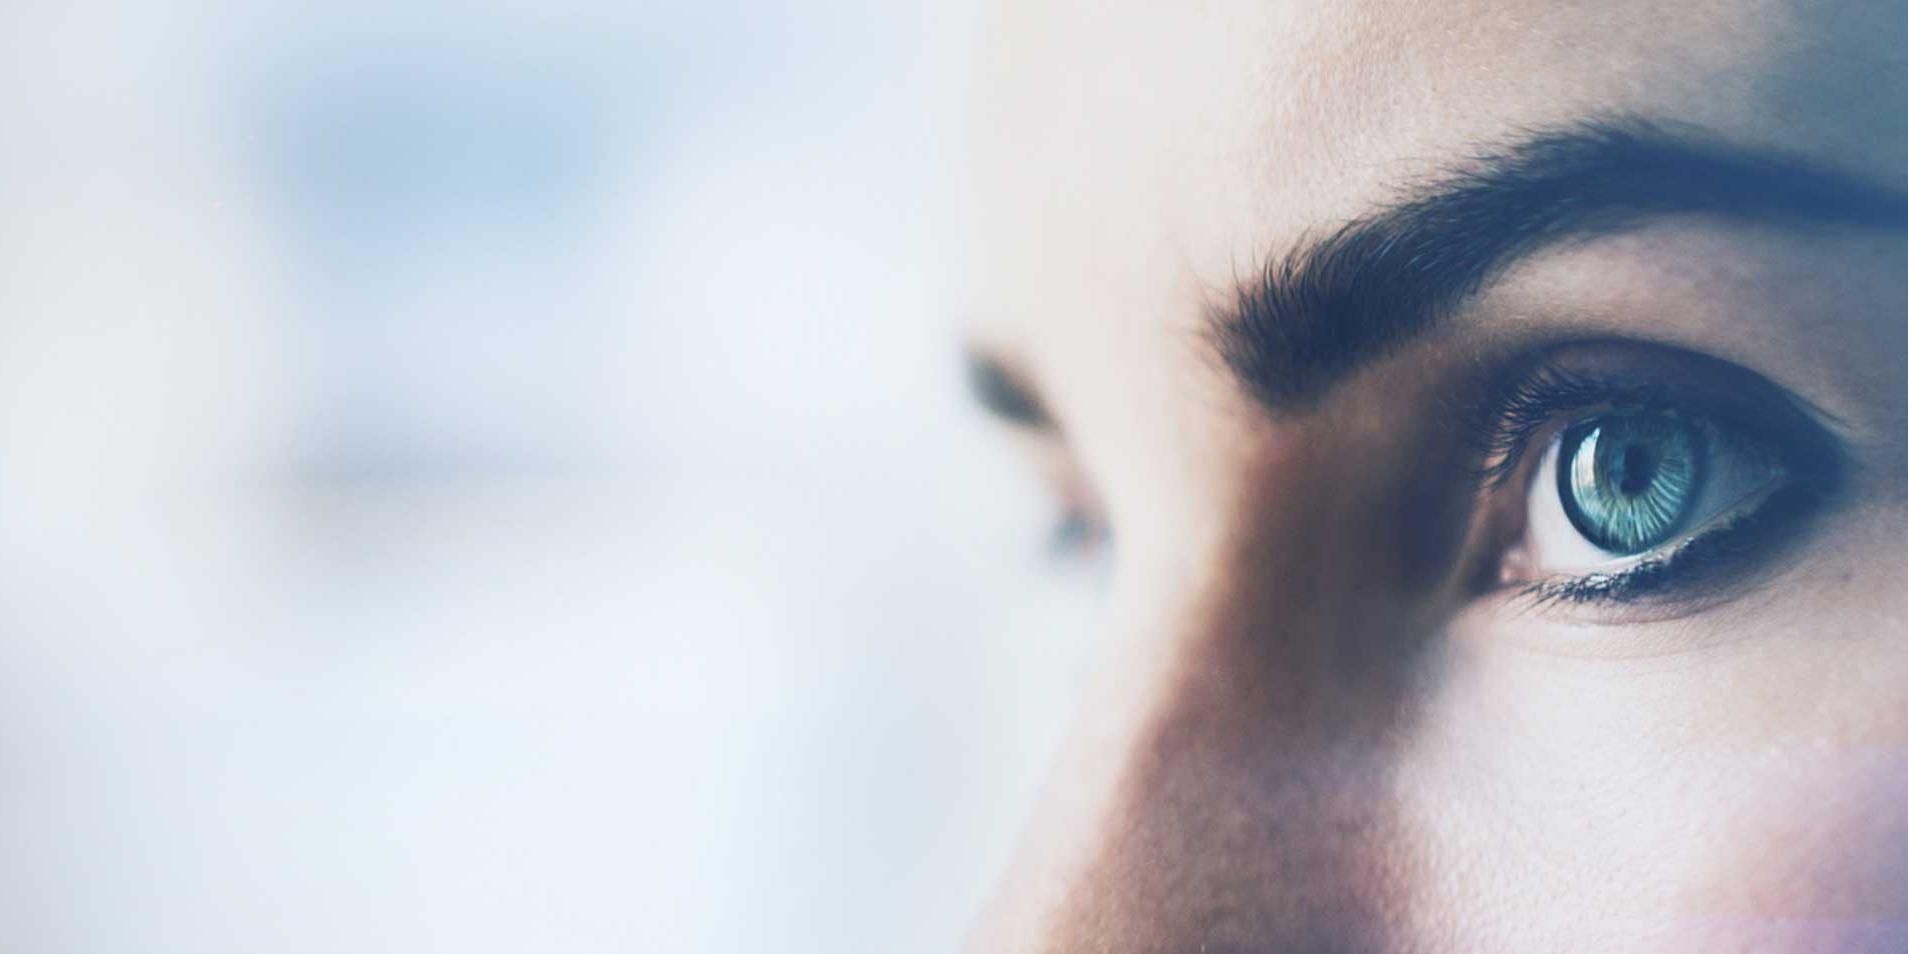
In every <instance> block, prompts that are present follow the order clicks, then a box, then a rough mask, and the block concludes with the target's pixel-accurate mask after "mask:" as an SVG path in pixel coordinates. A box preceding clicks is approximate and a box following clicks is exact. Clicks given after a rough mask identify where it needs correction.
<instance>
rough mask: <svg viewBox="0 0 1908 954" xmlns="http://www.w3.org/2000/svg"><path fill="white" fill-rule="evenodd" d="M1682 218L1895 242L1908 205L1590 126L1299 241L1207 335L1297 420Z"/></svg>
mask: <svg viewBox="0 0 1908 954" xmlns="http://www.w3.org/2000/svg"><path fill="white" fill-rule="evenodd" d="M1675 214H1708V215H1716V216H1722V217H1730V218H1739V219H1748V220H1756V221H1767V222H1775V223H1781V224H1798V223H1821V224H1848V225H1875V226H1889V227H1901V226H1903V225H1908V197H1904V196H1902V195H1900V194H1897V193H1895V192H1892V191H1890V190H1888V189H1885V188H1883V187H1881V186H1878V185H1875V184H1872V183H1868V182H1865V181H1862V180H1860V179H1857V178H1854V177H1851V176H1848V175H1846V174H1843V173H1840V172H1836V171H1833V170H1829V169H1825V168H1822V167H1820V166H1817V165H1813V164H1810V163H1807V162H1804V161H1801V160H1798V159H1795V158H1792V157H1789V156H1785V155H1781V154H1777V153H1767V152H1758V151H1753V150H1748V149H1744V148H1741V147H1737V146H1732V145H1728V144H1725V143H1721V142H1719V141H1717V140H1715V139H1713V138H1712V137H1709V136H1706V135H1703V134H1701V133H1700V132H1699V131H1695V130H1679V132H1675V133H1673V132H1671V131H1670V130H1669V129H1667V128H1666V127H1664V126H1662V125H1658V124H1654V123H1650V122H1646V121H1642V120H1635V119H1629V120H1614V121H1613V120H1604V121H1593V122H1587V123H1582V124H1577V125H1573V126H1570V127H1567V128H1562V129H1558V130H1552V131H1547V132H1542V133H1539V134H1536V135H1532V136H1529V137H1527V138H1525V139H1523V140H1522V141H1520V142H1518V143H1517V144H1515V145H1513V146H1512V147H1510V148H1508V149H1506V150H1503V151H1501V152H1497V153H1494V154H1488V155H1484V156H1480V157H1477V158H1475V159H1473V160H1471V161H1470V162H1469V163H1467V164H1466V165H1465V166H1464V167H1462V168H1460V169H1459V170H1458V171H1457V172H1455V173H1448V174H1446V175H1445V176H1444V177H1443V178H1442V179H1441V180H1439V181H1438V182H1436V184H1435V185H1433V186H1432V187H1431V188H1430V189H1428V190H1424V191H1422V192H1420V193H1419V194H1418V195H1417V196H1416V197H1414V198H1409V199H1407V200H1405V201H1403V202H1401V203H1400V204H1397V205H1394V206H1390V207H1388V208H1384V209H1380V210H1378V211H1376V212H1373V213H1371V214H1369V215H1365V216H1362V217H1360V218H1357V219H1354V220H1352V221H1351V222H1349V223H1346V224H1345V225H1343V226H1340V227H1338V228H1336V229H1334V230H1333V231H1331V232H1329V233H1327V234H1325V235H1323V236H1322V237H1319V238H1316V239H1313V240H1308V241H1303V242H1301V243H1300V245H1299V246H1298V247H1297V248H1296V249H1294V250H1292V251H1291V252H1289V253H1287V254H1285V255H1283V256H1281V257H1279V258H1276V259H1274V260H1273V261H1272V262H1271V263H1270V264H1268V265H1267V266H1266V267H1265V268H1264V270H1263V271H1262V272H1260V274H1258V275H1257V276H1256V278H1254V279H1253V280H1251V281H1250V282H1249V283H1247V284H1244V285H1242V286H1241V287H1239V288H1238V289H1236V290H1235V291H1234V293H1233V294H1232V295H1231V296H1230V297H1229V298H1228V299H1225V300H1223V301H1222V303H1221V304H1219V305H1218V306H1216V307H1215V308H1214V309H1213V310H1212V312H1211V313H1210V314H1209V316H1208V318H1209V323H1208V325H1207V331H1208V334H1209V337H1210V339H1211V342H1212V343H1213V345H1214V346H1215V347H1216V349H1217V350H1218V353H1219V355H1220V357H1221V358H1222V359H1223V360H1224V363H1225V365H1226V366H1227V367H1228V368H1229V369H1231V371H1232V373H1233V375H1234V376H1235V377H1236V378H1237V379H1238V381H1239V383H1240V385H1241V386H1242V387H1244V388H1245V390H1246V391H1248V392H1249V393H1250V394H1251V395H1252V397H1253V398H1254V399H1255V400H1256V401H1257V402H1258V403H1259V404H1260V405H1261V406H1262V407H1264V408H1265V409H1266V410H1267V411H1269V412H1272V413H1279V412H1282V411H1287V410H1292V409H1295V408H1302V407H1304V406H1306V405H1308V404H1310V403H1313V402H1315V401H1317V400H1318V399H1319V398H1320V397H1321V396H1322V395H1324V394H1325V393H1327V392H1328V391H1330V390H1331V388H1332V387H1333V386H1334V385H1335V384H1337V383H1339V382H1340V381H1342V380H1343V379H1344V378H1345V377H1347V376H1348V375H1349V374H1350V373H1351V372H1353V371H1355V370H1357V369H1358V368H1360V367H1362V366H1364V365H1366V364H1368V363H1370V362H1371V361H1373V360H1375V359H1377V358H1380V357H1383V356H1385V355H1388V354H1391V353H1394V352H1396V351H1397V350H1398V349H1400V348H1401V347H1402V346H1403V345H1405V344H1406V343H1408V342H1409V341H1411V340H1412V339H1414V338H1417V337H1420V336H1422V335H1423V334H1425V333H1426V332H1427V331H1429V330H1430V329H1432V328H1433V327H1435V326H1436V325H1438V324H1439V323H1440V322H1441V321H1442V320H1443V319H1445V318H1446V317H1448V316H1449V315H1450V314H1451V313H1452V312H1453V311H1454V310H1455V308H1456V306H1457V305H1459V304H1460V303H1462V302H1463V301H1464V300H1465V299H1466V298H1468V297H1469V296H1471V295H1473V294H1475V293H1477V292H1478V291H1479V290H1480V289H1482V288H1483V287H1484V285H1485V284H1486V283H1487V282H1488V281H1489V280H1490V279H1492V278H1493V277H1494V276H1496V275H1498V274H1499V273H1501V272H1502V270H1503V269H1505V268H1506V267H1507V266H1509V265H1510V264H1512V263H1514V262H1516V261H1517V260H1519V259H1521V258H1523V257H1525V256H1527V255H1529V254H1531V253H1532V252H1535V251H1537V250H1538V249H1541V248H1545V247H1548V246H1552V245H1556V244H1559V243H1562V242H1566V241H1570V240H1581V239H1587V238H1594V237H1597V236H1600V235H1608V234H1611V233H1614V232H1619V231H1622V230H1624V229H1626V228H1630V227H1634V226H1635V225H1637V224H1639V223H1640V222H1642V221H1644V220H1646V219H1650V218H1653V217H1658V216H1665V215H1675Z"/></svg>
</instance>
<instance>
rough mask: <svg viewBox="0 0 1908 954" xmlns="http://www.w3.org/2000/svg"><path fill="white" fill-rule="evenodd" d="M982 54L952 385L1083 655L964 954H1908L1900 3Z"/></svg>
mask: <svg viewBox="0 0 1908 954" xmlns="http://www.w3.org/2000/svg"><path fill="white" fill-rule="evenodd" d="M1113 7H1118V9H1113ZM983 36H984V37H985V51H984V56H983V61H984V63H983V77H984V78H983V82H982V84H981V88H980V91H979V95H978V111H977V113H976V125H977V126H978V127H980V128H981V129H983V130H985V131H986V133H985V146H984V148H983V149H982V150H980V153H979V155H978V156H977V162H976V166H975V168H976V181H977V183H978V188H977V190H976V191H977V196H978V198H977V200H976V204H975V206H974V209H973V211H974V214H975V223H976V230H977V241H976V243H975V245H974V253H973V256H972V257H973V261H974V263H975V266H976V273H977V278H976V281H975V284H974V294H973V297H972V299H971V301H970V302H969V303H968V307H969V309H970V311H971V313H972V315H973V317H974V322H973V335H972V338H973V343H974V350H975V356H976V357H975V360H976V366H977V371H978V373H977V375H976V380H977V381H978V382H979V383H980V385H981V390H982V392H983V398H984V400H986V401H987V402H988V403H990V404H991V405H992V406H993V407H994V408H995V409H996V410H997V411H1000V412H1002V413H1003V414H1004V415H1005V416H1007V417H1008V418H1010V419H1011V420H1012V422H1013V423H1014V424H1015V425H1016V426H1017V427H1018V428H1019V429H1021V430H1022V431H1024V432H1026V433H1028V434H1030V435H1032V437H1033V438H1034V441H1035V443H1036V444H1037V445H1038V448H1039V451H1038V452H1039V453H1040V454H1041V455H1042V457H1043V462H1044V463H1045V465H1046V466H1047V467H1048V468H1049V469H1050V470H1051V471H1052V472H1053V473H1054V474H1055V477H1056V482H1057V484H1058V485H1059V486H1060V487H1061V488H1062V496H1063V498H1064V501H1065V504H1066V506H1067V508H1068V510H1069V519H1070V520H1071V521H1073V523H1074V524H1075V525H1076V526H1082V525H1084V526H1088V527H1091V528H1096V529H1097V530H1099V531H1101V532H1090V533H1084V534H1076V535H1075V537H1076V541H1077V545H1078V546H1080V547H1082V548H1085V549H1087V550H1089V551H1090V552H1088V553H1085V554H1082V558H1084V559H1090V560H1095V561H1104V564H1105V567H1106V572H1105V576H1104V584H1103V585H1104V586H1105V587H1106V588H1107V590H1108V593H1107V620H1108V627H1107V633H1106V637H1105V645H1106V651H1107V652H1106V655H1107V664H1106V666H1105V667H1104V670H1103V671H1102V672H1101V673H1099V674H1098V676H1097V677H1096V678H1097V683H1098V685H1099V686H1100V687H1101V688H1100V691H1098V692H1097V694H1096V695H1095V696H1094V701H1093V703H1092V704H1091V705H1090V707H1089V708H1088V709H1087V710H1086V711H1084V712H1083V713H1081V717H1080V721H1079V731H1078V732H1077V733H1076V734H1077V736H1078V744H1077V745H1076V746H1075V747H1074V748H1073V749H1072V754H1071V755H1070V756H1069V758H1068V760H1067V761H1066V763H1065V764H1063V765H1061V766H1058V767H1057V768H1056V770H1055V772H1054V774H1053V779H1052V783H1051V785H1050V794H1051V797H1050V799H1049V801H1048V808H1047V809H1046V810H1045V811H1044V812H1043V813H1042V814H1040V815H1039V816H1038V818H1037V820H1036V824H1035V825H1034V826H1033V828H1032V830H1031V831H1030V837H1029V840H1028V848H1027V851H1026V853H1025V857H1024V858H1023V863H1022V864H1021V865H1019V866H1017V867H1016V870H1015V871H1014V872H1013V874H1012V876H1011V878H1010V882H1009V885H1008V887H1007V888H1005V889H1004V890H1003V892H1002V903H1001V905H1000V906H999V911H998V912H997V916H996V917H995V918H994V919H993V920H991V921H990V922H989V924H988V925H987V926H986V927H984V928H983V930H982V932H981V933H980V934H979V935H978V937H977V941H976V944H977V947H978V948H979V949H982V950H988V951H994V950H1013V949H1041V950H1047V949H1053V950H1083V951H1085V950H1091V951H1102V950H1147V951H1195V950H1205V951H1215V952H1217V951H1238V950H1302V949H1337V948H1352V949H1366V948H1392V947H1395V948H1402V949H1411V950H1452V951H1478V950H1542V951H1555V950H1637V949H1660V950H1671V951H1688V950H1695V949H1722V950H1740V949H1749V948H1754V949H1757V950H1764V949H1768V950H1791V949H1794V950H1810V951H1815V950H1823V949H1843V948H1847V949H1863V950H1866V949H1875V950H1883V949H1887V950H1897V949H1902V948H1904V947H1908V860H1904V859H1908V810H1905V808H1904V806H1908V319H1904V316H1903V312H1904V309H1905V308H1908V8H1904V7H1902V6H1900V5H1896V4H1886V3H1859V2H1853V0H1851V2H1842V3H1833V4H1825V3H1805V2H1801V0H1791V2H1780V0H1769V2H1761V0H1704V2H1692V3H1676V4H1662V3H1644V2H1641V0H1635V2H1632V0H1605V2H1598V3H1590V4H1584V3H1568V2H1555V0H1526V2H1500V3H1488V4H1487V3H1470V2H1454V0H1441V2H1382V0H1378V2H1357V3H1343V4H1330V5H1326V4H1318V3H1311V2H1292V3H1288V4H1279V3H1269V2H1265V0H1252V2H1245V0H1240V2H1236V3H1234V2H1219V3H1206V4H1196V5H1183V4H1172V5H1164V4H1146V3H1135V4H1131V5H1130V6H1129V5H1121V4H1115V5H1112V6H1111V7H1110V6H1109V5H1108V4H1106V3H1104V2H1098V0H1096V2H1093V3H1086V2H1065V0H1051V2H1046V3H1039V4H1027V3H1013V4H1003V5H1002V7H1001V10H1000V11H999V13H998V15H997V16H996V17H995V18H994V19H993V20H992V21H990V22H989V23H988V24H987V25H986V27H985V30H984V33H983ZM1202 945H1203V946H1202Z"/></svg>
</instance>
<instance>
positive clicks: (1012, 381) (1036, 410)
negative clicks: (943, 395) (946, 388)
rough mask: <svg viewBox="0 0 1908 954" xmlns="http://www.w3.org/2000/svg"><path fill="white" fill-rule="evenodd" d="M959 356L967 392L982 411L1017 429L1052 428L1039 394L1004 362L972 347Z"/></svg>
mask: <svg viewBox="0 0 1908 954" xmlns="http://www.w3.org/2000/svg"><path fill="white" fill-rule="evenodd" d="M962 357H963V359H964V360H965V362H966V365H967V387H968V390H969V391H970V392H972V393H973V395H974V400H975V401H976V402H977V403H979V404H980V406H981V408H982V409H983V410H985V411H986V412H987V413H989V414H991V415H993V416H994V417H997V418H999V419H1001V420H1003V421H1005V422H1007V423H1009V424H1013V425H1015V426H1017V427H1025V428H1030V429H1032V430H1037V431H1050V430H1054V429H1056V425H1055V424H1054V420H1053V415H1052V414H1050V413H1048V411H1047V406H1046V403H1045V402H1043V401H1042V400H1041V399H1040V394H1039V392H1038V391H1036V390H1035V389H1034V386H1033V384H1032V383H1031V382H1029V381H1028V380H1027V379H1026V377H1025V376H1024V375H1022V374H1021V373H1020V372H1019V371H1018V370H1016V369H1015V368H1014V367H1013V366H1012V365H1011V364H1010V363H1008V362H1007V361H1006V360H1005V359H1003V358H1001V357H999V356H997V355H995V354H993V353H992V352H990V351H987V350H986V349H983V348H980V347H974V346H970V347H968V348H967V349H966V350H965V351H964V353H963V355H962Z"/></svg>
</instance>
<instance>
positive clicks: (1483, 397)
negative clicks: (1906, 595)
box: [1464, 340, 1846, 491]
mask: <svg viewBox="0 0 1908 954" xmlns="http://www.w3.org/2000/svg"><path fill="white" fill-rule="evenodd" d="M1586 356H1593V357H1586ZM1596 365H1603V366H1604V367H1596ZM1598 407H1614V408H1626V409H1653V408H1659V409H1665V410H1675V411H1678V412H1680V413H1684V414H1687V415H1690V416H1696V417H1702V418H1705V419H1707V420H1710V421H1713V422H1715V423H1717V424H1719V425H1723V426H1733V427H1736V428H1740V429H1741V430H1743V431H1744V432H1746V433H1748V434H1750V435H1752V436H1758V437H1762V438H1765V439H1768V440H1770V441H1771V442H1772V443H1776V444H1778V445H1780V444H1782V443H1783V442H1785V441H1787V442H1796V443H1801V444H1805V445H1807V447H1806V448H1805V450H1806V451H1808V452H1809V453H1805V454H1801V455H1798V456H1807V457H1813V458H1815V459H1814V460H1808V461H1802V463H1805V464H1810V465H1814V464H1817V463H1829V462H1834V463H1837V464H1839V461H1840V459H1841V457H1842V455H1841V454H1840V453H1839V452H1838V451H1837V447H1838V446H1840V445H1841V444H1842V443H1845V440H1844V438H1843V435H1844V434H1845V431H1846V429H1845V427H1844V426H1843V425H1842V424H1841V422H1840V420H1839V419H1838V418H1837V417H1835V416H1834V415H1833V414H1830V413H1829V412H1827V411H1826V410H1825V409H1823V408H1821V407H1819V406H1817V405H1814V404H1812V403H1809V402H1807V401H1805V400H1803V399H1801V398H1800V397H1798V396H1796V395H1795V394H1793V393H1791V392H1789V391H1787V390H1786V389H1783V388H1781V387H1779V386H1778V385H1776V384H1774V383H1773V382H1770V381H1769V380H1767V379H1766V378H1764V377H1762V376H1761V375H1758V374H1756V373H1755V372H1753V371H1750V370H1748V369H1746V368H1742V367H1739V366H1737V365H1733V364H1729V363H1727V362H1724V361H1721V360H1719V359H1716V358H1711V357H1707V356H1705V355H1700V354H1696V353H1694V352H1689V351H1685V350H1683V349H1680V348H1674V347H1670V346H1665V345H1655V344H1644V343H1639V342H1632V341H1621V340H1615V341H1611V340H1602V341H1596V340H1593V341H1584V342H1570V343H1565V344H1561V345H1556V346H1552V347H1550V348H1546V349H1544V350H1543V351H1541V352H1538V353H1536V354H1534V355H1532V356H1530V357H1527V358H1525V359H1524V360H1521V361H1518V362H1515V363H1513V364H1511V365H1509V366H1508V367H1506V368H1504V369H1502V370H1500V371H1499V372H1497V373H1496V374H1493V375H1491V376H1490V377H1489V378H1488V379H1487V381H1486V382H1485V383H1484V385H1483V386H1482V387H1481V388H1480V389H1479V391H1478V392H1477V394H1476V396H1475V397H1474V398H1473V399H1472V400H1471V401H1469V402H1467V405H1466V407H1465V421H1464V432H1465V434H1466V435H1467V438H1468V439H1469V440H1470V441H1471V442H1472V444H1473V453H1474V459H1476V460H1478V461H1479V464H1478V466H1477V467H1476V469H1475V472H1474V476H1475V477H1476V478H1477V480H1478V483H1479V487H1480V489H1481V490H1483V491H1491V490H1494V489H1496V488H1497V487H1499V486H1501V485H1502V484H1504V483H1505V482H1506V481H1508V480H1510V479H1511V478H1512V477H1513V476H1515V475H1516V474H1517V473H1518V471H1519V470H1520V468H1521V464H1522V463H1523V460H1524V457H1525V455H1526V454H1527V453H1528V452H1529V451H1530V449H1531V448H1532V447H1533V446H1534V445H1536V444H1537V443H1538V442H1537V441H1536V440H1535V439H1536V438H1537V437H1538V436H1539V435H1540V434H1542V433H1544V432H1545V431H1546V429H1547V428H1549V427H1551V426H1553V425H1554V424H1555V423H1556V422H1557V420H1558V419H1559V418H1560V417H1562V416H1563V415H1566V414H1568V413H1571V412H1575V411H1584V410H1589V409H1592V408H1598ZM1804 469H1805V470H1809V471H1813V470H1816V469H1818V468H1816V467H1814V466H1810V467H1805V468H1804Z"/></svg>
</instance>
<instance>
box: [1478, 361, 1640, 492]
mask: <svg viewBox="0 0 1908 954" xmlns="http://www.w3.org/2000/svg"><path fill="white" fill-rule="evenodd" d="M1666 403H1667V402H1666V400H1665V394H1664V388H1663V387H1662V386H1661V385H1658V384H1653V383H1650V382H1642V381H1633V380H1632V381H1624V380H1613V379H1608V378H1599V377H1592V376H1590V375H1586V374H1582V373H1579V372H1576V371H1572V370H1570V369H1568V368H1563V367H1560V366H1558V365H1556V364H1550V363H1545V364H1539V365H1538V366H1536V367H1535V368H1533V369H1530V370H1528V371H1526V372H1525V373H1523V374H1521V375H1519V376H1518V377H1517V379H1516V383H1515V384H1513V385H1511V386H1509V387H1505V388H1499V389H1497V390H1496V391H1495V392H1494V393H1493V394H1491V395H1490V396H1487V397H1486V398H1485V399H1484V400H1482V401H1479V402H1477V403H1475V404H1473V405H1472V407H1471V409H1470V412H1469V414H1468V415H1467V416H1468V417H1469V418H1470V425H1469V426H1468V427H1467V428H1465V430H1466V432H1467V433H1468V434H1470V435H1472V439H1473V441H1474V443H1475V444H1476V447H1475V448H1474V450H1475V457H1474V458H1473V459H1475V460H1478V461H1480V464H1479V466H1478V467H1477V468H1476V470H1475V471H1474V474H1473V476H1474V477H1475V478H1476V480H1477V482H1478V485H1479V487H1480V488H1481V489H1483V490H1487V491H1488V490H1494V489H1496V488H1497V487H1500V486H1502V485H1503V484H1504V483H1505V482H1506V481H1508V480H1509V479H1510V478H1511V476H1512V475H1514V474H1516V473H1517V470H1518V468H1519V467H1520V466H1521V464H1522V463H1523V460H1524V457H1525V455H1526V454H1528V453H1529V451H1530V448H1531V446H1532V444H1533V443H1534V441H1533V438H1535V437H1536V435H1537V432H1539V431H1541V430H1543V429H1544V427H1546V426H1547V425H1549V424H1550V423H1551V422H1552V421H1555V420H1556V419H1557V416H1558V415H1559V414H1562V413H1565V412H1568V411H1580V410H1583V409H1584V408H1590V407H1623V408H1645V407H1653V406H1657V405H1662V404H1666Z"/></svg>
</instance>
